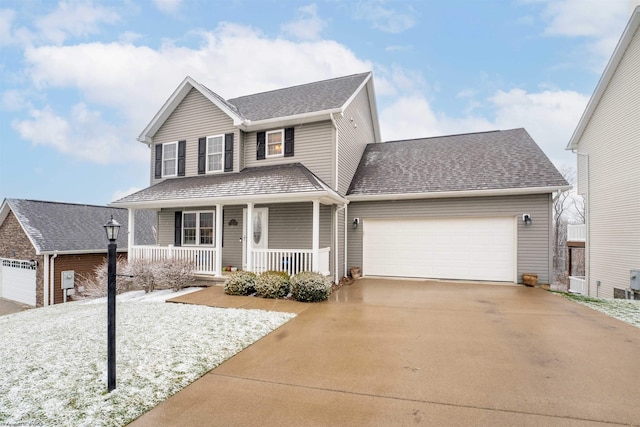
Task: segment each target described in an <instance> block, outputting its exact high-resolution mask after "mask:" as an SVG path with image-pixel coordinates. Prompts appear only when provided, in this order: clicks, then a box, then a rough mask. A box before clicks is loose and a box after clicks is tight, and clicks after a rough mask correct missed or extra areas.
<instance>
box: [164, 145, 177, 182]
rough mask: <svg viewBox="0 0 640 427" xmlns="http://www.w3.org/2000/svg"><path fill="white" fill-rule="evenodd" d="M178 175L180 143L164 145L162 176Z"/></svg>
mask: <svg viewBox="0 0 640 427" xmlns="http://www.w3.org/2000/svg"><path fill="white" fill-rule="evenodd" d="M177 174H178V143H177V142H167V143H164V144H162V176H163V177H169V176H176V175H177Z"/></svg>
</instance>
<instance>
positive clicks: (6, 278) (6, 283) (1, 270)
mask: <svg viewBox="0 0 640 427" xmlns="http://www.w3.org/2000/svg"><path fill="white" fill-rule="evenodd" d="M1 261H2V262H0V264H1V265H0V291H1V292H0V296H1V297H2V298H6V299H10V300H12V301H18V302H21V303H23V304H28V305H36V270H35V267H32V266H31V263H30V262H29V261H21V260H15V259H2V260H1Z"/></svg>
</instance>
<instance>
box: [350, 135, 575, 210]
mask: <svg viewBox="0 0 640 427" xmlns="http://www.w3.org/2000/svg"><path fill="white" fill-rule="evenodd" d="M559 188H568V183H567V181H566V180H565V179H564V178H563V177H562V175H561V174H560V172H558V170H557V169H556V168H555V166H553V164H552V163H551V161H550V160H549V159H548V158H547V156H546V155H545V154H544V153H543V152H542V150H541V149H540V148H539V147H538V145H537V144H536V143H535V142H534V141H533V139H531V137H530V136H529V134H528V133H527V131H525V130H524V129H512V130H503V131H491V132H481V133H470V134H462V135H451V136H440V137H433V138H421V139H412V140H404V141H394V142H387V143H383V144H369V145H367V147H366V149H365V152H364V154H363V156H362V159H361V161H360V164H359V166H358V169H357V171H356V174H355V176H354V178H353V180H352V182H351V187H350V188H349V191H348V193H347V198H348V199H350V200H358V199H361V198H362V199H364V198H367V196H383V195H412V194H413V195H425V196H428V195H429V194H434V195H437V194H447V195H452V196H455V192H460V193H462V192H466V193H468V194H469V195H470V194H472V193H487V192H491V191H493V192H496V193H500V192H505V190H508V191H513V192H522V193H527V192H533V191H535V192H553V191H555V190H557V189H559Z"/></svg>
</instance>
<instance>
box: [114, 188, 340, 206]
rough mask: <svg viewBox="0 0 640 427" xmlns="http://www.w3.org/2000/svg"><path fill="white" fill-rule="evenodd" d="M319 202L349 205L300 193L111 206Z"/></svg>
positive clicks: (330, 196)
mask: <svg viewBox="0 0 640 427" xmlns="http://www.w3.org/2000/svg"><path fill="white" fill-rule="evenodd" d="M312 200H318V201H320V203H322V204H325V205H331V204H345V203H349V201H348V200H347V199H345V198H344V197H341V196H340V195H338V194H337V193H334V192H332V191H326V190H320V191H304V192H298V193H281V194H273V193H271V194H255V195H249V196H246V195H244V196H226V197H197V198H190V199H170V200H151V201H140V202H113V203H111V204H110V205H109V206H113V207H121V208H129V209H161V208H175V207H184V208H187V207H197V206H210V205H216V204H220V205H242V204H246V203H288V202H307V201H312Z"/></svg>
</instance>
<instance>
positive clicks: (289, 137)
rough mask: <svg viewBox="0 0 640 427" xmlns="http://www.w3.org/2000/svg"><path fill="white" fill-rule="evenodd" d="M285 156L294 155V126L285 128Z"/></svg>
mask: <svg viewBox="0 0 640 427" xmlns="http://www.w3.org/2000/svg"><path fill="white" fill-rule="evenodd" d="M284 156H285V157H293V128H286V129H285V130H284Z"/></svg>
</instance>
